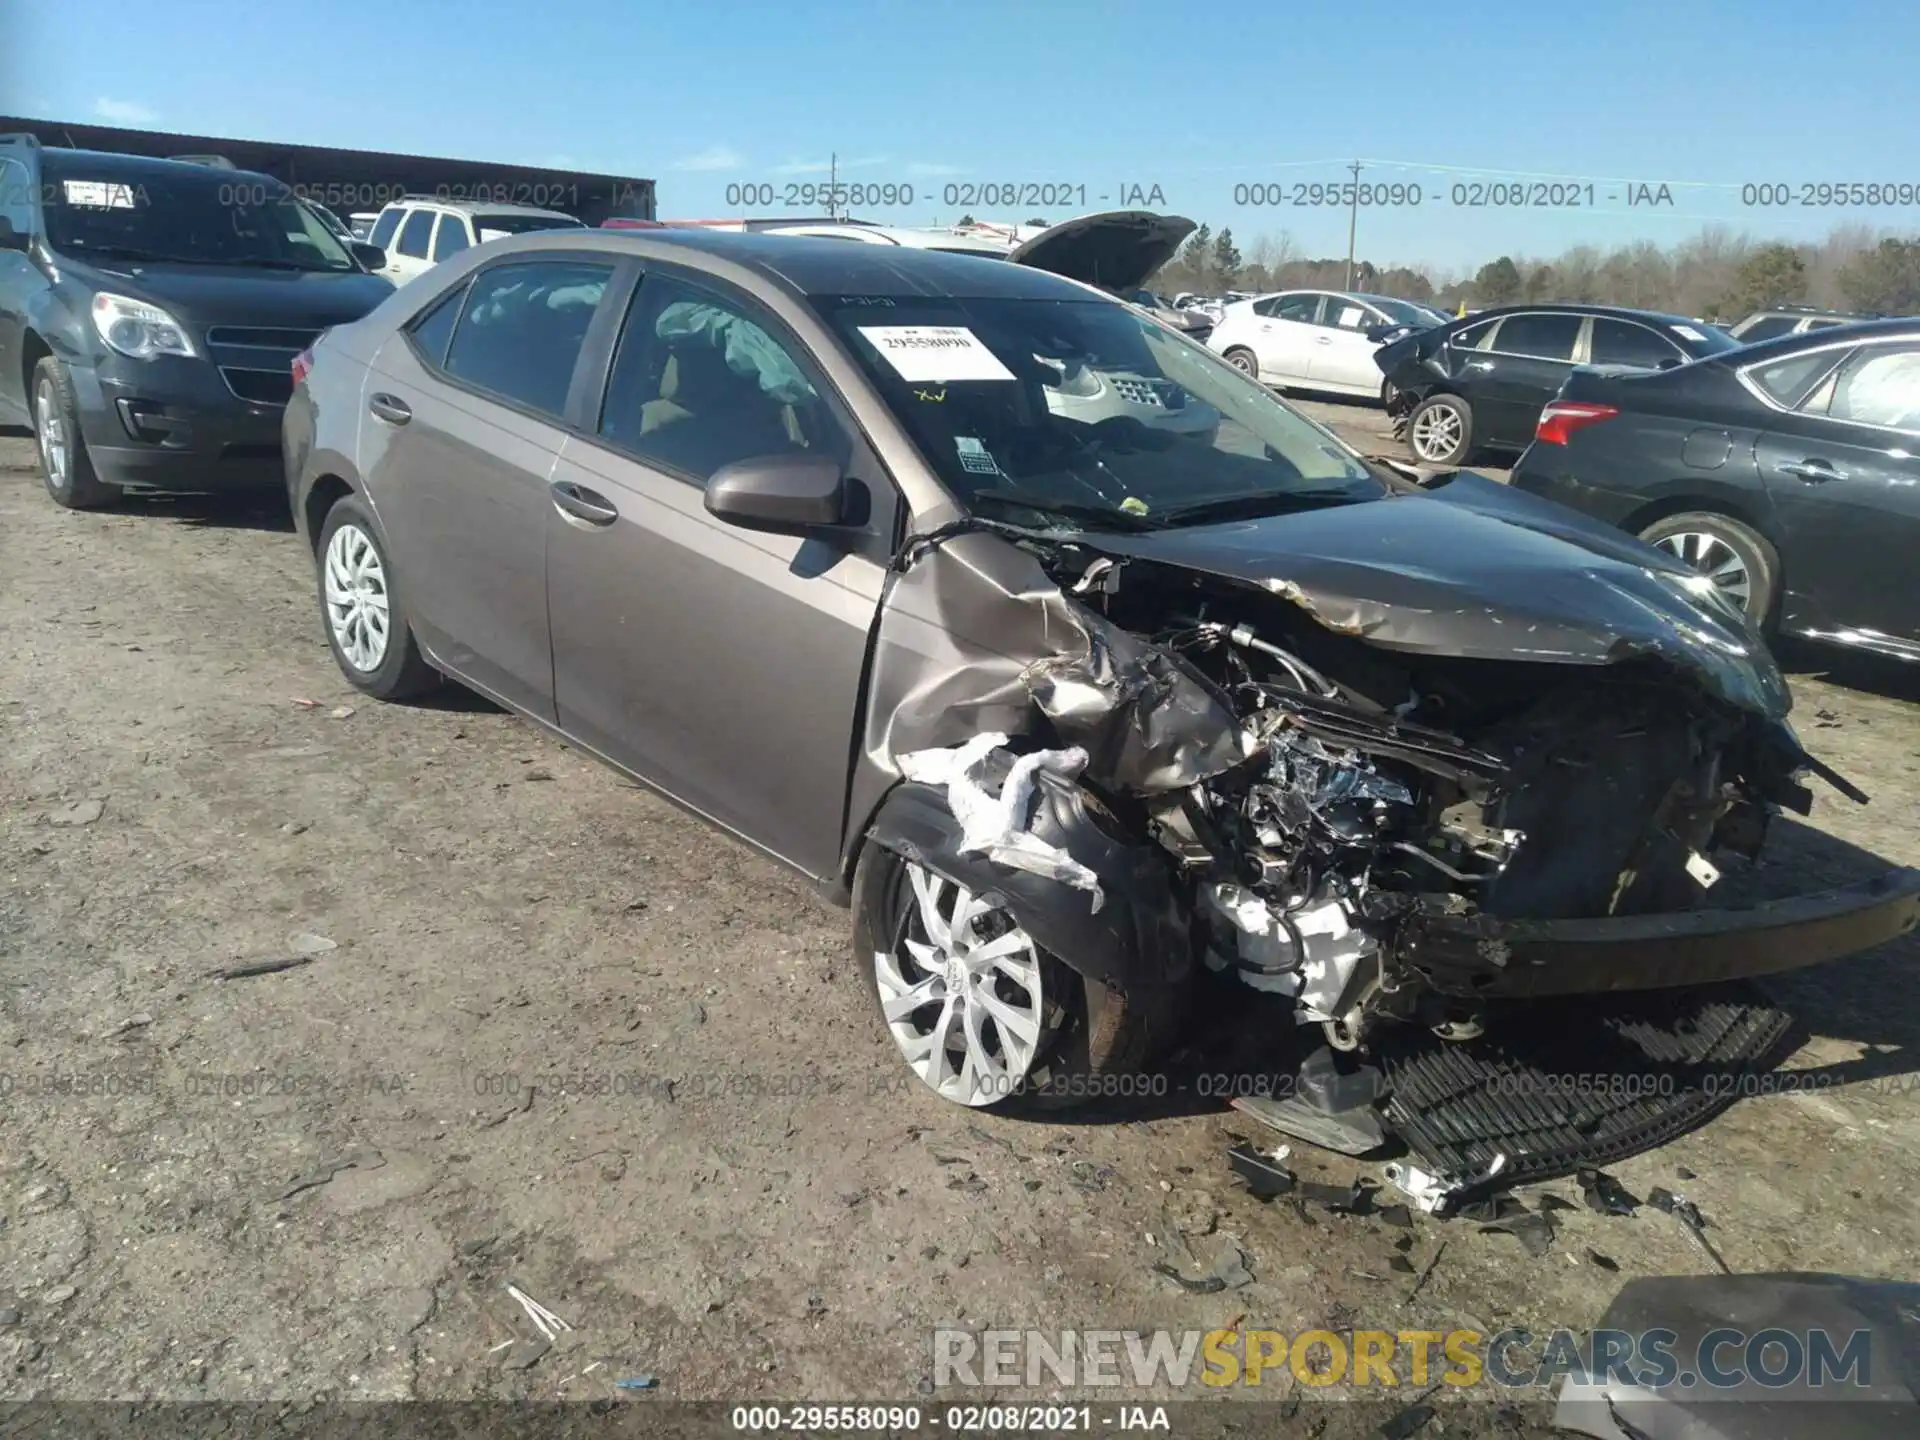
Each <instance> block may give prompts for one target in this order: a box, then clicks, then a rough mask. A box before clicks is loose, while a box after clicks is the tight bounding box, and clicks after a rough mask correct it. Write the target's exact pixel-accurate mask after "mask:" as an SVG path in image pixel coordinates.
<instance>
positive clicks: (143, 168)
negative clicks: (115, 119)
mask: <svg viewBox="0 0 1920 1440" xmlns="http://www.w3.org/2000/svg"><path fill="white" fill-rule="evenodd" d="M33 153H35V154H38V155H39V157H40V163H41V165H42V166H43V167H44V166H45V165H46V162H47V161H48V160H54V161H56V162H57V163H56V165H55V168H56V169H59V170H66V169H69V168H72V169H82V170H85V169H93V168H100V169H106V168H109V167H111V168H112V169H113V170H114V171H115V172H116V173H117V174H118V175H121V176H127V177H131V176H136V175H155V176H162V177H164V176H173V177H176V178H180V177H184V176H187V175H198V176H201V177H202V178H205V179H209V180H211V181H212V182H213V183H215V184H224V185H231V184H232V183H233V182H234V181H235V179H242V180H260V181H264V182H265V183H266V184H268V185H274V186H279V187H281V188H284V189H291V188H292V187H291V186H289V185H287V184H286V182H285V181H282V180H276V179H274V178H273V176H271V175H266V174H262V173H261V172H259V171H255V170H228V169H226V168H224V167H216V166H212V165H201V164H199V163H198V162H196V161H193V160H163V159H161V158H160V157H158V156H155V155H128V154H125V153H123V152H121V151H118V150H75V149H70V148H69V147H67V146H65V145H47V146H42V147H40V148H39V149H37V150H35V151H34V152H33ZM12 158H13V159H15V160H21V159H25V158H26V156H25V155H23V154H19V153H15V154H14V155H13V156H12Z"/></svg>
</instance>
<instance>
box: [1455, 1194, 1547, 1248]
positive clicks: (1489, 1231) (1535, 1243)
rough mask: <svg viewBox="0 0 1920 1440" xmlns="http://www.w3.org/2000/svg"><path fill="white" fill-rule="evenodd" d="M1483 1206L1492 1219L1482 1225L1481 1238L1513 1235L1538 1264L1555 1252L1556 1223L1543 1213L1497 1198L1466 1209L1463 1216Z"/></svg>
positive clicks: (1462, 1212) (1513, 1200)
mask: <svg viewBox="0 0 1920 1440" xmlns="http://www.w3.org/2000/svg"><path fill="white" fill-rule="evenodd" d="M1482 1206H1488V1207H1491V1210H1492V1218H1491V1219H1489V1220H1483V1221H1481V1223H1480V1233H1481V1234H1482V1235H1511V1236H1513V1238H1514V1239H1516V1240H1518V1241H1519V1242H1520V1245H1521V1248H1522V1249H1524V1250H1525V1251H1526V1252H1527V1254H1529V1255H1531V1256H1532V1257H1533V1258H1534V1259H1536V1260H1537V1259H1539V1258H1540V1257H1541V1256H1542V1255H1545V1254H1546V1253H1547V1252H1548V1251H1549V1250H1551V1249H1552V1248H1553V1221H1552V1220H1551V1219H1549V1218H1548V1217H1547V1214H1546V1212H1545V1211H1544V1210H1529V1209H1527V1207H1526V1206H1525V1205H1524V1204H1522V1203H1521V1202H1520V1201H1519V1200H1517V1199H1515V1198H1514V1197H1513V1196H1512V1195H1495V1196H1491V1197H1489V1198H1488V1199H1487V1200H1485V1201H1482V1202H1480V1203H1479V1204H1478V1205H1470V1206H1468V1207H1466V1209H1465V1210H1462V1211H1461V1214H1462V1215H1463V1216H1465V1215H1467V1214H1468V1212H1469V1211H1474V1210H1478V1209H1480V1208H1481V1207H1482Z"/></svg>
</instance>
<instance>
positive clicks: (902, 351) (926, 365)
mask: <svg viewBox="0 0 1920 1440" xmlns="http://www.w3.org/2000/svg"><path fill="white" fill-rule="evenodd" d="M859 329H860V333H861V334H862V335H864V336H866V337H867V339H868V341H870V342H871V343H872V345H873V348H874V349H876V350H878V351H879V352H880V353H881V354H882V355H884V356H886V358H887V363H888V364H889V365H891V366H893V368H894V369H895V370H896V371H897V372H899V375H900V378H901V379H902V380H940V381H947V380H1011V379H1013V372H1012V371H1011V370H1009V369H1007V367H1006V366H1004V365H1002V364H1001V363H1000V361H999V359H998V358H996V357H995V355H994V353H993V352H992V351H991V350H989V349H987V347H986V346H985V345H982V344H981V343H980V337H979V336H978V335H975V334H974V333H973V332H972V331H971V330H969V329H967V327H966V326H964V325H862V326H860V327H859Z"/></svg>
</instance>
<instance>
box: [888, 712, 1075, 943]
mask: <svg viewBox="0 0 1920 1440" xmlns="http://www.w3.org/2000/svg"><path fill="white" fill-rule="evenodd" d="M1006 743H1007V737H1006V736H1005V735H1004V734H1002V733H1000V732H999V731H988V732H986V733H985V734H981V735H976V736H974V737H973V738H972V739H971V740H969V741H967V743H966V744H964V745H955V746H953V747H951V748H949V749H945V750H915V751H912V752H911V753H909V754H906V755H901V756H899V757H898V760H899V765H900V773H901V774H902V775H904V776H906V777H907V779H909V780H917V781H919V782H921V783H922V784H925V785H944V786H945V787H946V791H947V804H948V806H949V807H950V808H951V809H952V811H953V817H954V819H956V820H958V821H959V822H960V853H961V854H962V855H985V856H986V857H987V858H988V859H989V860H993V861H996V862H998V863H999V864H1002V865H1008V866H1011V867H1013V868H1014V869H1016V870H1025V871H1028V872H1029V873H1030V874H1034V875H1044V876H1046V877H1047V878H1048V879H1050V880H1058V881H1060V882H1061V883H1062V884H1064V885H1071V886H1073V887H1074V888H1075V889H1078V890H1085V891H1087V892H1089V893H1090V894H1091V895H1092V896H1093V908H1094V910H1095V911H1096V912H1097V911H1098V910H1099V909H1100V907H1101V905H1103V904H1104V903H1105V902H1106V896H1105V895H1104V894H1103V893H1102V892H1101V889H1100V879H1099V877H1098V876H1096V875H1095V874H1094V873H1093V871H1091V870H1089V869H1088V868H1087V867H1086V866H1084V865H1082V864H1081V863H1080V862H1079V861H1078V860H1075V859H1074V858H1073V857H1072V856H1071V855H1069V854H1067V852H1066V851H1064V850H1062V849H1060V848H1059V847H1058V846H1057V845H1049V844H1048V843H1047V842H1046V841H1044V840H1042V839H1041V838H1040V837H1039V836H1038V835H1035V834H1034V833H1033V832H1032V831H1030V830H1028V829H1026V828H1025V825H1026V820H1025V817H1026V815H1027V812H1028V809H1029V807H1030V806H1031V804H1032V801H1033V790H1034V786H1035V784H1036V783H1038V782H1037V781H1036V779H1035V777H1036V776H1037V775H1038V774H1040V772H1042V771H1045V772H1047V773H1048V774H1052V775H1058V776H1060V777H1061V778H1062V779H1067V780H1071V779H1072V778H1073V777H1074V776H1076V775H1078V774H1079V773H1080V772H1081V771H1082V770H1084V769H1085V768H1086V766H1087V752H1086V751H1084V750H1082V749H1080V748H1079V747H1077V746H1076V747H1074V748H1073V749H1070V750H1039V751H1036V752H1034V753H1033V754H1031V755H1022V756H1020V757H1019V758H1018V759H1016V760H1015V761H1014V762H1013V768H1012V770H1011V771H1009V772H1008V774H1007V779H1006V783H1005V784H1004V785H1002V786H1001V787H1000V793H999V794H998V795H993V794H990V793H988V791H987V789H986V787H985V786H984V785H982V784H981V783H980V782H979V780H978V779H976V778H975V772H976V771H977V770H978V769H979V768H980V767H981V766H982V765H983V764H985V762H986V760H987V757H988V756H990V755H992V754H993V753H994V752H995V751H996V750H999V749H1001V748H1002V747H1003V746H1005V745H1006Z"/></svg>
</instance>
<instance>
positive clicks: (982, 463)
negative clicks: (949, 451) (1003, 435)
mask: <svg viewBox="0 0 1920 1440" xmlns="http://www.w3.org/2000/svg"><path fill="white" fill-rule="evenodd" d="M953 448H954V449H955V450H958V451H959V452H960V468H961V469H962V470H965V471H966V472H967V473H968V474H970V475H1004V474H1005V473H1006V472H1005V471H1003V470H1002V469H1001V468H1000V463H999V462H998V461H997V460H995V459H994V458H993V456H992V454H990V453H989V452H988V450H987V447H986V446H985V445H983V444H981V443H980V442H979V441H978V440H976V439H974V438H973V436H971V435H956V436H954V437H953Z"/></svg>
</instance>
